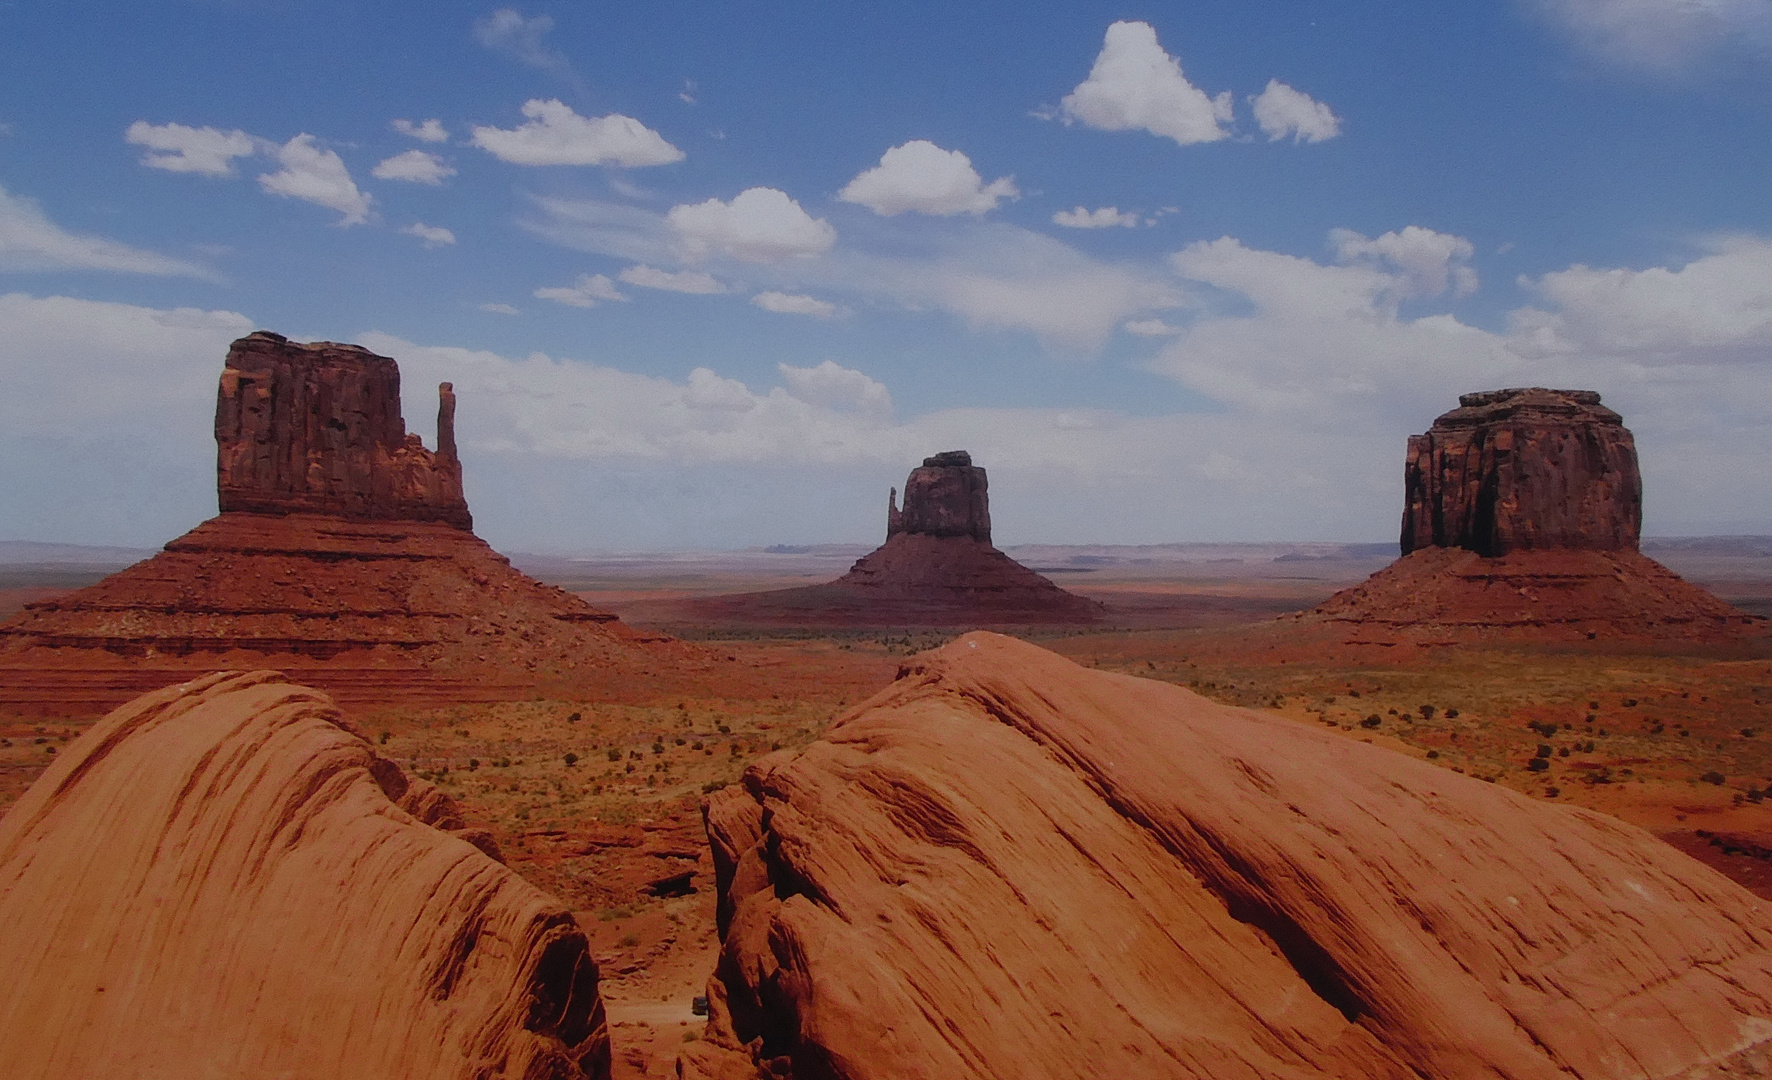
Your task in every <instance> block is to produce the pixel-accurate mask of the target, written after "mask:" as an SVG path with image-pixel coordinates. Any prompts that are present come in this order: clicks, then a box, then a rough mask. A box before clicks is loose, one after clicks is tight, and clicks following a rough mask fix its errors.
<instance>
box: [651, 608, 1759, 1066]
mask: <svg viewBox="0 0 1772 1080" xmlns="http://www.w3.org/2000/svg"><path fill="white" fill-rule="evenodd" d="M706 817H707V826H708V835H709V839H710V841H711V843H712V845H713V854H714V861H715V868H716V874H717V876H718V884H719V889H720V895H719V910H718V920H719V929H720V933H721V937H722V952H721V956H720V959H719V962H718V967H717V969H716V972H715V974H714V977H713V978H712V980H711V981H710V984H709V996H710V1000H711V1006H712V1011H711V1016H710V1021H709V1024H708V1031H707V1038H706V1039H705V1040H703V1041H702V1042H700V1043H698V1044H696V1045H694V1046H691V1047H689V1048H687V1049H686V1050H685V1051H684V1053H683V1055H682V1057H681V1058H680V1059H679V1060H680V1063H679V1069H680V1072H681V1075H683V1076H686V1077H692V1078H693V1077H702V1078H711V1077H739V1076H746V1075H757V1074H758V1073H759V1072H761V1073H763V1074H766V1075H768V1076H771V1077H778V1078H785V1077H793V1078H796V1080H811V1078H815V1077H816V1078H819V1080H831V1078H845V1080H862V1078H873V1077H879V1078H887V1077H891V1078H895V1080H904V1078H930V1080H934V1078H938V1077H939V1078H944V1080H945V1078H966V1077H978V1078H986V1077H991V1078H995V1077H1005V1076H1015V1077H1023V1078H1030V1080H1038V1078H1048V1077H1049V1078H1053V1080H1060V1078H1063V1080H1070V1078H1074V1077H1081V1076H1101V1077H1108V1076H1111V1077H1126V1078H1137V1077H1151V1078H1158V1077H1161V1078H1166V1080H1167V1078H1183V1077H1202V1078H1204V1077H1212V1078H1222V1077H1233V1076H1234V1077H1249V1078H1259V1077H1276V1078H1277V1077H1287V1078H1291V1080H1300V1078H1307V1077H1347V1078H1354V1077H1359V1078H1366V1077H1397V1078H1403V1077H1420V1076H1432V1077H1436V1078H1447V1080H1458V1078H1467V1077H1468V1078H1477V1077H1483V1078H1491V1080H1494V1078H1522V1080H1523V1078H1535V1080H1539V1078H1541V1080H1553V1078H1555V1080H1579V1078H1601V1077H1604V1078H1608V1080H1622V1078H1639V1077H1687V1076H1690V1077H1696V1076H1699V1075H1705V1076H1709V1075H1713V1071H1712V1070H1716V1072H1715V1073H1714V1075H1723V1074H1724V1073H1725V1071H1727V1070H1733V1071H1734V1072H1737V1073H1740V1072H1744V1071H1747V1070H1748V1068H1749V1067H1750V1066H1751V1067H1752V1068H1763V1067H1765V1066H1766V1065H1767V1050H1768V1047H1769V1046H1772V913H1769V912H1768V911H1767V910H1766V908H1765V906H1764V904H1763V903H1762V902H1760V901H1759V900H1757V899H1756V898H1755V897H1754V896H1753V895H1751V894H1750V893H1748V892H1747V891H1745V890H1744V889H1742V888H1741V887H1739V886H1737V885H1735V884H1733V883H1732V882H1730V881H1728V880H1727V879H1725V878H1723V877H1722V876H1720V875H1718V874H1717V873H1715V872H1713V871H1711V870H1709V869H1707V868H1706V867H1704V866H1702V865H1701V864H1699V863H1697V862H1695V861H1693V860H1691V859H1689V858H1687V857H1686V856H1684V855H1681V854H1680V853H1678V852H1677V851H1675V850H1673V849H1672V848H1670V847H1668V846H1667V845H1665V844H1662V843H1660V842H1659V841H1656V840H1655V839H1653V838H1652V837H1650V836H1649V835H1648V834H1646V833H1644V832H1641V831H1639V830H1637V829H1635V828H1633V827H1631V826H1628V825H1625V824H1623V823H1621V822H1618V821H1616V820H1614V819H1611V818H1608V817H1605V816H1603V815H1600V814H1596V813H1592V812H1588V811H1583V810H1578V809H1574V808H1570V807H1563V806H1557V805H1552V804H1546V803H1541V802H1535V801H1533V800H1531V799H1528V798H1526V797H1524V796H1522V795H1519V794H1517V793H1515V792H1512V791H1509V790H1506V789H1504V788H1499V787H1496V786H1494V785H1490V784H1485V783H1482V782H1480V781H1478V780H1475V779H1472V778H1468V777H1465V776H1462V775H1458V774H1454V773H1451V772H1449V771H1445V770H1441V769H1438V768H1435V767H1434V766H1431V765H1429V764H1426V763H1425V762H1421V761H1418V760H1415V759H1413V758H1409V757H1405V756H1403V755H1400V754H1397V753H1394V752H1391V751H1388V750H1384V749H1380V748H1377V747H1374V746H1371V745H1368V744H1365V743H1360V742H1356V741H1352V740H1348V739H1343V738H1340V737H1337V736H1333V735H1329V734H1326V733H1323V732H1321V731H1318V730H1316V729H1314V728H1307V727H1304V726H1302V725H1299V724H1296V723H1294V722H1291V721H1288V720H1285V719H1283V718H1281V717H1278V716H1274V715H1271V714H1264V713H1260V712H1257V711H1254V710H1247V709H1238V708H1233V707H1229V706H1224V705H1219V704H1216V703H1214V702H1211V701H1209V700H1207V699H1205V698H1202V697H1200V696H1198V695H1196V694H1193V693H1191V692H1189V691H1187V690H1184V689H1181V688H1179V687H1176V686H1172V685H1169V684H1166V683H1160V682H1155V681H1149V680H1142V679H1135V678H1131V677H1128V676H1122V675H1115V674H1107V673H1102V672H1096V671H1090V670H1086V669H1083V668H1081V667H1078V666H1076V665H1075V664H1072V663H1070V662H1069V661H1066V660H1063V659H1061V658H1059V657H1057V656H1055V655H1053V654H1051V653H1048V652H1045V651H1044V650H1041V649H1038V648H1036V647H1034V646H1032V645H1028V644H1025V643H1022V642H1019V641H1015V640H1013V639H1010V638H1004V637H998V636H995V635H991V634H984V633H974V634H969V635H967V636H966V637H963V638H961V639H959V640H958V641H955V642H953V643H951V644H949V645H948V646H946V647H944V648H942V649H940V650H937V651H935V652H933V653H927V654H923V655H922V656H919V657H916V658H914V659H913V660H911V661H910V662H908V663H907V664H906V665H905V667H904V668H903V669H902V671H901V674H900V677H899V679H898V681H897V682H896V683H894V684H893V685H892V686H891V687H889V688H888V689H887V690H885V691H883V692H882V693H881V694H879V695H877V696H876V697H875V698H873V699H872V700H871V701H869V702H866V703H864V704H863V705H862V706H860V707H859V708H857V709H856V710H855V711H853V712H852V713H850V714H849V715H847V716H845V717H843V718H841V719H840V720H839V721H838V722H837V724H836V725H835V726H834V727H833V728H832V729H831V730H830V731H828V732H827V734H826V735H825V737H824V738H823V739H822V740H820V741H819V742H816V743H814V744H812V745H810V746H808V747H806V748H804V749H803V750H800V751H794V752H784V753H779V754H776V755H772V756H771V757H769V758H765V759H763V760H762V761H760V762H758V763H757V764H755V765H753V766H752V767H751V769H749V770H748V771H747V773H746V774H745V777H744V781H743V785H742V787H732V788H727V789H724V790H723V791H721V792H719V793H717V794H716V795H715V796H714V797H713V798H712V799H711V800H710V801H709V803H708V805H707V808H706Z"/></svg>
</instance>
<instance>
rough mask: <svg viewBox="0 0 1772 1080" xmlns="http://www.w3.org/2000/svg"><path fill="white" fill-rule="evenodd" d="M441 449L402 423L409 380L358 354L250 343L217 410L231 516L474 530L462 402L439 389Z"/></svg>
mask: <svg viewBox="0 0 1772 1080" xmlns="http://www.w3.org/2000/svg"><path fill="white" fill-rule="evenodd" d="M438 397H439V401H438V410H437V449H436V451H430V450H426V449H425V448H424V445H423V444H422V443H421V442H420V441H419V437H418V436H417V435H409V434H407V432H406V424H405V421H404V420H402V419H401V417H400V369H399V367H398V366H396V365H395V363H394V361H393V360H391V359H389V358H388V357H385V356H377V355H376V354H375V353H372V352H370V351H369V350H368V349H365V348H362V347H360V346H357V345H340V344H336V343H334V342H330V341H320V342H314V343H313V344H307V345H304V344H301V343H299V342H294V341H290V340H289V339H288V338H285V337H283V336H282V335H280V334H271V333H266V332H264V331H259V332H257V333H253V334H249V335H247V336H246V337H243V338H241V339H240V340H238V341H236V342H234V344H233V346H232V347H231V348H230V349H229V350H228V358H227V364H226V367H225V368H224V370H223V371H222V378H221V387H220V390H219V392H218V394H217V396H216V404H215V441H216V449H217V454H216V478H217V484H216V486H217V494H218V495H219V497H220V501H221V509H222V512H223V513H227V512H229V511H246V512H250V513H273V514H275V513H319V514H336V515H339V516H341V517H347V518H352V519H356V520H365V521H389V520H404V521H441V522H445V523H447V524H450V525H454V526H456V527H457V528H461V529H470V528H472V527H473V518H472V517H471V516H470V515H469V514H468V503H467V499H466V497H465V496H464V495H463V494H462V474H461V461H460V460H459V459H458V458H457V457H456V453H455V394H454V391H453V388H452V387H451V386H450V385H449V384H448V383H444V384H443V385H442V386H441V388H440V390H439V394H438Z"/></svg>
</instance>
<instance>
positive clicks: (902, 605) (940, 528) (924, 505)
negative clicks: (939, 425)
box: [685, 450, 1103, 626]
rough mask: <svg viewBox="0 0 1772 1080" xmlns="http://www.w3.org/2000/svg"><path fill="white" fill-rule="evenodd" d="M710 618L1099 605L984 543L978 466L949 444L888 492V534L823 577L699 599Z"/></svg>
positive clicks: (874, 616)
mask: <svg viewBox="0 0 1772 1080" xmlns="http://www.w3.org/2000/svg"><path fill="white" fill-rule="evenodd" d="M685 607H686V608H688V609H689V610H692V611H693V612H694V614H695V615H696V616H698V617H701V618H707V619H713V620H717V621H741V622H742V621H746V620H757V621H761V622H778V623H794V624H805V625H842V626H980V625H1002V626H1007V625H1032V624H1052V623H1061V624H1062V623H1085V624H1086V623H1092V622H1097V621H1099V620H1100V619H1101V617H1102V614H1103V608H1102V605H1100V604H1099V603H1097V602H1095V601H1093V600H1090V599H1088V598H1086V597H1082V596H1078V595H1076V594H1075V593H1069V592H1066V591H1064V590H1063V589H1061V588H1059V587H1058V586H1057V585H1054V584H1053V583H1052V582H1051V581H1049V580H1047V579H1046V578H1044V577H1042V576H1041V575H1039V574H1037V573H1035V572H1034V571H1032V570H1029V569H1028V568H1027V567H1025V566H1023V565H1021V564H1020V563H1018V562H1016V561H1015V560H1014V559H1011V558H1010V557H1009V556H1007V555H1005V554H1003V553H1002V552H1001V551H998V550H997V549H996V548H995V547H993V546H992V545H991V510H990V497H989V494H988V480H987V477H986V476H985V471H984V469H982V468H980V467H978V466H977V465H974V464H972V455H971V454H968V453H967V452H966V451H964V450H950V451H948V452H946V453H941V454H936V455H935V456H933V457H927V458H924V459H923V465H922V467H921V468H917V469H913V470H911V475H910V477H909V478H908V479H907V480H905V485H904V507H903V509H900V508H899V506H898V491H897V489H894V490H893V491H892V492H891V493H890V494H889V495H888V496H887V499H886V542H885V543H884V544H882V545H881V546H880V547H878V548H875V549H874V550H873V551H871V552H869V553H868V554H866V555H864V556H862V557H861V558H860V559H858V560H857V561H856V563H855V565H854V566H852V567H851V568H850V569H849V572H848V573H847V574H844V575H843V576H842V577H840V578H838V579H837V580H835V581H830V582H826V583H825V584H823V585H811V586H806V587H803V588H798V589H779V590H776V591H773V592H765V593H750V594H745V595H738V596H727V597H716V598H711V599H706V600H700V601H696V602H694V603H692V604H690V605H685Z"/></svg>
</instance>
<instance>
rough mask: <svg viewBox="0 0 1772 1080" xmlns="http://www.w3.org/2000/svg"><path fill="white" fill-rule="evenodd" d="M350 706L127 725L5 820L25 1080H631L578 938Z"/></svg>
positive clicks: (5, 951)
mask: <svg viewBox="0 0 1772 1080" xmlns="http://www.w3.org/2000/svg"><path fill="white" fill-rule="evenodd" d="M453 817H454V815H453V806H452V804H451V803H450V801H449V800H448V798H447V797H446V796H443V795H442V794H441V793H440V792H438V791H436V789H434V788H432V787H431V786H430V785H428V784H424V783H422V782H419V781H414V780H411V779H409V778H408V777H406V776H405V775H404V774H403V773H402V772H401V770H400V769H399V767H398V766H396V765H395V764H394V763H393V762H391V761H388V760H386V759H384V758H380V757H378V756H377V755H376V753H375V751H374V750H373V749H371V747H370V745H369V744H368V743H367V742H366V741H365V740H364V739H362V738H361V737H359V736H358V735H357V734H356V733H355V732H354V731H352V730H351V729H350V728H349V726H348V725H347V724H346V723H345V722H344V720H343V719H342V718H341V717H340V715H339V713H338V711H337V710H336V709H335V708H333V706H332V703H331V702H330V701H329V700H328V699H327V698H326V696H325V695H323V694H320V693H318V692H317V691H313V690H309V689H306V688H303V687H298V686H293V685H290V684H289V683H286V682H284V681H283V679H282V677H281V676H279V675H276V674H275V673H272V672H258V673H255V674H251V675H228V674H220V675H211V676H206V677H204V678H202V679H199V680H197V681H195V682H192V683H188V684H185V685H182V686H174V687H170V688H168V689H165V690H162V691H159V692H157V693H155V694H152V695H149V696H147V697H143V698H141V699H138V700H136V701H134V702H131V703H130V704H128V705H126V706H124V707H123V708H120V709H118V710H117V711H115V712H113V713H112V714H110V715H109V716H107V717H106V718H105V719H104V720H103V721H101V722H100V723H99V724H98V725H97V726H96V727H95V728H94V729H92V730H91V731H89V732H88V733H87V734H86V735H84V736H82V737H81V738H80V739H79V740H78V741H76V742H75V743H74V744H73V745H71V746H70V747H68V749H67V751H66V752H64V753H63V754H61V755H60V756H59V757H58V758H57V760H56V763H55V764H54V765H53V766H51V767H50V769H49V771H48V772H46V773H45V774H44V775H43V776H42V777H41V778H39V780H38V781H37V783H36V784H35V785H33V786H32V788H31V790H30V791H29V792H28V793H27V794H26V795H25V796H24V798H23V799H21V800H20V801H19V803H18V804H17V805H16V806H14V807H13V809H12V810H11V812H10V813H8V814H7V815H6V817H5V818H4V819H0V923H3V924H4V925H5V926H6V927H7V930H6V932H5V933H4V934H0V969H3V970H4V971H5V972H6V978H5V979H3V980H0V1046H3V1047H5V1052H4V1055H3V1056H4V1059H5V1062H6V1064H5V1067H4V1070H0V1071H4V1072H5V1073H6V1075H8V1076H15V1077H37V1078H43V1080H56V1078H63V1077H65V1078H68V1080H85V1078H88V1077H98V1076H118V1077H123V1076H130V1077H135V1076H155V1077H160V1076H164V1077H203V1076H226V1077H241V1078H256V1077H264V1078H267V1080H268V1078H271V1077H300V1078H315V1080H318V1078H320V1077H328V1078H330V1077H363V1078H370V1077H403V1078H437V1080H443V1078H460V1080H470V1078H471V1080H490V1078H494V1077H507V1078H510V1080H517V1078H519V1077H521V1078H526V1080H528V1078H533V1080H543V1078H547V1080H568V1078H578V1077H587V1076H589V1077H606V1076H608V1075H609V1037H608V1031H607V1027H606V1024H605V1022H604V1016H603V1005H602V1002H601V1000H600V998H599V996H598V989H597V968H596V965H595V963H594V962H593V961H592V959H591V957H590V955H589V954H588V952H587V950H586V945H585V938H584V935H583V933H582V932H581V931H580V930H579V928H578V926H577V924H576V923H575V922H574V921H573V917H572V915H571V913H570V912H568V911H567V910H566V909H565V908H564V907H563V906H562V905H561V904H560V903H559V902H558V901H556V900H554V899H553V898H552V897H549V896H547V895H546V894H544V893H542V892H540V891H538V890H537V889H535V888H534V887H533V886H531V885H529V884H527V883H526V882H524V881H523V880H522V879H521V878H519V877H517V875H516V874H514V873H512V872H510V871H509V870H506V869H505V868H504V867H503V866H501V865H499V863H498V862H496V861H494V859H493V858H489V857H488V856H487V855H486V854H484V853H483V852H482V851H480V850H477V849H476V847H475V846H474V844H473V843H471V842H469V841H468V840H465V839H463V838H462V837H461V835H460V834H459V833H458V834H457V835H453V836H452V835H451V834H450V833H449V832H446V831H443V830H445V829H451V828H454V829H459V822H458V821H454V820H452V819H453Z"/></svg>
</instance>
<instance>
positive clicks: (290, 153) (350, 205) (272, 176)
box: [258, 132, 371, 225]
mask: <svg viewBox="0 0 1772 1080" xmlns="http://www.w3.org/2000/svg"><path fill="white" fill-rule="evenodd" d="M277 162H278V164H280V165H282V166H283V167H282V168H281V169H279V170H278V171H276V172H274V173H265V174H264V175H263V176H260V177H259V178H258V182H259V185H260V186H261V187H263V188H264V189H265V190H266V191H268V192H270V193H271V194H273V195H281V196H283V197H285V198H290V199H301V200H303V201H305V202H311V203H315V204H317V205H319V206H324V207H326V208H328V209H331V210H337V211H338V212H339V213H341V214H343V215H344V217H342V218H340V219H339V222H338V223H339V224H340V225H361V224H363V223H364V222H366V221H368V220H369V205H370V202H371V200H370V197H369V196H368V195H367V194H365V193H364V192H362V191H359V190H357V184H356V182H355V181H353V180H352V179H351V173H350V170H348V169H346V168H345V163H344V160H343V159H342V158H340V157H339V156H338V155H337V154H336V153H334V152H332V151H331V150H325V149H322V148H321V146H320V144H319V143H318V142H317V141H316V140H315V139H314V137H313V136H312V135H309V134H306V133H305V132H304V133H303V134H300V135H297V136H296V137H295V138H293V139H290V140H289V141H288V142H286V143H284V144H283V145H282V146H281V147H279V148H278V150H277Z"/></svg>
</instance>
